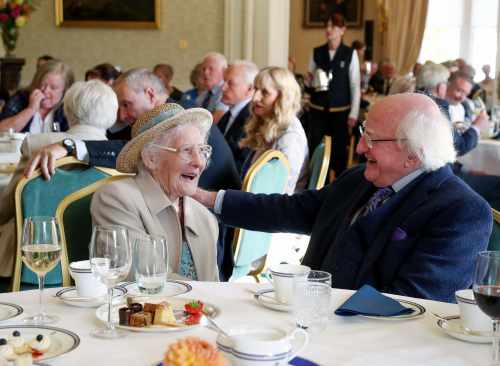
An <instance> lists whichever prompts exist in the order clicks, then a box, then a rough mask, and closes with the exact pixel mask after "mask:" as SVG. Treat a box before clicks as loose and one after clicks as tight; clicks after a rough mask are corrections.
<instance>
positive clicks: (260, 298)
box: [253, 289, 292, 312]
mask: <svg viewBox="0 0 500 366" xmlns="http://www.w3.org/2000/svg"><path fill="white" fill-rule="evenodd" d="M253 297H254V299H255V300H256V301H257V302H258V303H259V304H260V305H262V306H264V307H266V308H268V309H273V310H277V311H286V312H290V311H292V306H291V305H288V304H283V303H281V302H279V301H278V300H276V298H275V297H274V290H273V289H264V290H259V291H257V292H256V293H255V294H254V295H253Z"/></svg>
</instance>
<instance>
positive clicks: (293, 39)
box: [290, 0, 379, 73]
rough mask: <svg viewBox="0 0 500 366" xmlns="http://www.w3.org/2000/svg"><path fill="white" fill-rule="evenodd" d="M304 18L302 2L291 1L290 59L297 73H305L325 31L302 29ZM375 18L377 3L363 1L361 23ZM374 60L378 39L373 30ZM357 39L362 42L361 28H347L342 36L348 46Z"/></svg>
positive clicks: (320, 29)
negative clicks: (291, 58) (293, 61)
mask: <svg viewBox="0 0 500 366" xmlns="http://www.w3.org/2000/svg"><path fill="white" fill-rule="evenodd" d="M303 17H304V0H291V4H290V57H293V58H294V59H295V62H296V65H297V70H296V71H297V72H299V73H305V72H306V71H307V65H308V63H309V58H310V57H311V53H312V49H313V47H317V46H319V45H321V44H323V43H325V31H324V29H323V28H304V27H303V26H302V23H303ZM376 17H377V2H376V1H375V0H364V3H363V22H364V21H365V20H375V19H376ZM374 36H375V40H374V43H375V44H374V54H373V56H374V60H378V52H379V47H378V46H377V44H378V42H379V39H378V38H379V37H378V34H377V31H376V28H375V34H374ZM356 39H359V40H361V41H364V29H363V28H348V29H347V31H346V33H345V34H344V42H345V43H346V44H347V45H350V44H351V42H352V41H354V40H356Z"/></svg>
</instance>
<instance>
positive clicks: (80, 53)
mask: <svg viewBox="0 0 500 366" xmlns="http://www.w3.org/2000/svg"><path fill="white" fill-rule="evenodd" d="M160 16H161V18H160V19H161V27H160V29H154V30H149V29H134V30H126V29H85V28H60V27H56V25H55V19H54V1H53V0H44V1H41V2H40V7H39V8H38V9H37V10H36V11H35V12H34V13H33V14H32V18H31V19H30V21H29V23H28V24H27V25H26V26H25V28H23V29H21V31H20V37H19V40H18V46H17V48H16V51H15V54H16V56H17V57H23V58H25V59H26V65H25V67H24V69H23V73H22V81H21V84H22V85H27V84H29V82H30V80H31V78H32V76H33V74H34V71H35V60H36V58H37V57H38V56H39V55H42V54H46V53H47V54H50V55H53V56H55V57H58V58H60V59H62V60H64V61H66V62H67V63H68V64H69V65H70V66H71V67H72V68H73V70H74V72H75V76H76V78H77V79H83V77H84V73H85V71H86V70H87V69H88V68H90V67H92V66H94V65H96V64H98V63H101V62H110V63H112V64H115V65H120V66H121V67H122V68H123V69H128V68H131V67H139V66H141V67H148V68H150V67H152V66H154V65H155V64H157V63H162V62H166V63H171V64H172V66H173V67H174V70H175V80H174V84H175V85H178V86H179V87H181V88H188V87H190V84H189V73H190V71H191V68H192V67H193V66H194V64H195V63H196V61H197V60H200V59H201V58H202V57H203V55H204V54H205V53H206V52H208V51H220V52H222V50H223V46H224V0H161V14H160ZM183 40H185V41H187V48H181V47H180V43H181V41H183Z"/></svg>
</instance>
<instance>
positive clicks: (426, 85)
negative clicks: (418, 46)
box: [417, 61, 450, 91]
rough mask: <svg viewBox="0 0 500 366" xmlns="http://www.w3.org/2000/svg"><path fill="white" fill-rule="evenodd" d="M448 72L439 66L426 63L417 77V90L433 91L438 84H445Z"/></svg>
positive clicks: (448, 75)
mask: <svg viewBox="0 0 500 366" xmlns="http://www.w3.org/2000/svg"><path fill="white" fill-rule="evenodd" d="M449 77H450V71H449V70H448V69H447V68H446V67H445V66H443V65H441V64H436V63H434V62H430V61H428V62H426V63H425V64H424V65H423V66H422V68H421V69H420V72H419V73H418V75H417V89H424V90H429V91H431V90H433V89H434V88H436V87H437V86H438V85H439V84H446V83H447V82H448V78H449Z"/></svg>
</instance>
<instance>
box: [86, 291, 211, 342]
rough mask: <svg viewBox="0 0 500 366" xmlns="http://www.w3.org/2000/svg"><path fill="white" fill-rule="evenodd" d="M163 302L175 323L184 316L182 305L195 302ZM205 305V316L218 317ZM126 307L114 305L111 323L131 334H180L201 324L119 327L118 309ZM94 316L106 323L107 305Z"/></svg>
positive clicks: (156, 298)
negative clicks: (169, 305)
mask: <svg viewBox="0 0 500 366" xmlns="http://www.w3.org/2000/svg"><path fill="white" fill-rule="evenodd" d="M152 300H153V301H154V302H158V300H159V298H158V297H154V298H152ZM165 301H168V302H169V303H170V304H171V305H172V307H173V309H174V316H175V318H176V319H177V321H178V322H179V321H181V322H182V320H183V319H184V318H185V315H184V305H185V304H187V303H189V302H192V301H195V299H181V298H177V297H172V298H166V299H165ZM203 303H204V304H205V307H204V309H205V315H206V316H209V317H211V318H215V317H216V316H217V315H219V309H218V308H216V307H215V306H214V305H211V304H207V303H206V302H203ZM124 306H126V304H125V303H123V304H120V305H114V306H113V308H112V310H111V311H112V313H111V321H112V322H113V323H115V325H116V327H117V328H121V329H127V330H130V331H132V332H146V333H172V332H182V331H185V330H188V329H193V328H196V327H199V326H200V325H201V324H195V325H185V324H180V325H179V326H177V327H168V326H163V325H151V326H149V327H131V326H126V325H120V324H119V323H118V321H119V318H118V309H120V308H121V307H124ZM96 316H97V319H99V320H100V321H102V322H103V323H106V322H107V320H108V305H107V304H106V305H102V306H100V307H98V308H97V310H96Z"/></svg>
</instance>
